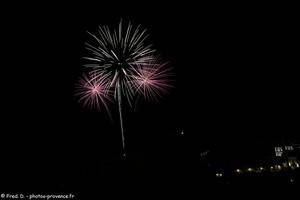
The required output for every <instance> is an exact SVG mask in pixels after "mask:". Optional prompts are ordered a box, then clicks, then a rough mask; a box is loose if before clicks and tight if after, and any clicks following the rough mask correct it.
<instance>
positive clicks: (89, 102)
mask: <svg viewBox="0 0 300 200" xmlns="http://www.w3.org/2000/svg"><path fill="white" fill-rule="evenodd" d="M89 35H90V36H92V38H93V42H92V43H86V48H87V50H88V51H89V53H90V55H89V56H88V57H84V58H85V59H86V60H87V61H88V63H87V64H86V65H85V66H86V67H87V68H88V69H90V74H92V76H91V77H89V78H88V77H84V78H83V79H82V80H81V82H80V87H79V89H80V90H79V92H78V95H79V96H80V101H82V102H83V103H84V105H86V106H89V107H96V108H99V107H100V105H104V107H105V109H106V110H107V111H108V106H107V100H110V98H109V97H110V96H109V95H108V94H110V93H112V94H113V95H114V100H115V101H117V103H118V111H119V118H120V128H121V136H122V147H123V156H124V157H125V156H126V154H125V137H124V126H123V116H122V103H123V97H125V100H126V101H127V102H128V103H129V105H130V106H133V104H132V100H133V99H134V97H135V96H136V94H137V93H139V94H141V96H144V97H145V98H146V99H157V97H159V96H160V95H161V94H162V93H164V92H166V91H167V90H168V89H169V88H170V86H171V85H170V82H169V81H168V77H169V75H170V73H169V68H167V67H166V64H161V63H159V62H158V59H157V57H156V56H154V53H155V50H154V49H153V48H152V45H151V44H148V45H147V44H146V39H147V38H148V36H149V35H148V34H147V30H146V29H142V28H141V26H140V25H139V26H137V27H134V26H133V25H132V24H131V23H130V22H129V23H126V24H125V23H123V22H122V20H121V21H120V23H119V25H118V26H117V27H115V28H114V29H112V28H109V27H108V26H103V27H99V29H98V32H97V33H96V34H92V33H89Z"/></svg>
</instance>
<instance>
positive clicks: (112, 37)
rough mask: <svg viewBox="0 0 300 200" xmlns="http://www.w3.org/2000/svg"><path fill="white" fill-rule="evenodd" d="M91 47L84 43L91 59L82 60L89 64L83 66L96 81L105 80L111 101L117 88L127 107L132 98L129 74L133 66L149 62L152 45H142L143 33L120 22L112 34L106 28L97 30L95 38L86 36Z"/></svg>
mask: <svg viewBox="0 0 300 200" xmlns="http://www.w3.org/2000/svg"><path fill="white" fill-rule="evenodd" d="M89 34H90V35H91V36H92V37H93V39H94V43H95V44H93V45H92V44H90V43H86V48H87V50H88V51H90V53H91V55H92V56H91V57H85V59H87V60H88V61H89V63H88V64H87V65H86V66H87V67H89V68H91V72H92V73H95V74H96V77H103V76H105V77H106V78H107V79H109V81H110V87H111V88H112V89H113V90H114V94H115V99H116V100H118V97H117V93H118V88H119V87H120V88H121V93H122V95H124V96H125V97H126V99H127V101H128V102H129V104H130V105H131V101H132V99H133V97H134V86H133V85H132V84H131V83H132V73H134V71H135V70H136V65H145V64H147V63H149V61H151V60H153V57H152V54H153V53H154V52H155V50H154V49H152V45H151V44H150V45H145V40H146V39H147V38H148V36H149V35H148V34H147V30H146V29H142V28H141V27H140V25H139V26H137V27H134V26H133V25H132V24H131V23H130V22H129V23H128V24H127V26H126V24H124V23H123V22H122V20H121V21H120V23H119V25H118V27H117V28H116V29H114V30H112V29H110V28H109V27H108V26H104V27H99V30H98V33H97V34H91V33H89Z"/></svg>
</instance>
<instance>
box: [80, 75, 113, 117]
mask: <svg viewBox="0 0 300 200" xmlns="http://www.w3.org/2000/svg"><path fill="white" fill-rule="evenodd" d="M108 87H109V85H108V83H107V82H106V79H104V78H99V77H94V76H91V77H88V76H87V75H83V76H82V78H81V79H80V80H79V82H78V85H77V92H76V95H77V96H79V102H82V103H83V106H85V107H88V108H90V109H93V108H96V109H98V110H101V106H103V107H104V108H105V109H106V110H107V111H109V110H108V106H107V102H108V101H111V98H110V92H109V88H108Z"/></svg>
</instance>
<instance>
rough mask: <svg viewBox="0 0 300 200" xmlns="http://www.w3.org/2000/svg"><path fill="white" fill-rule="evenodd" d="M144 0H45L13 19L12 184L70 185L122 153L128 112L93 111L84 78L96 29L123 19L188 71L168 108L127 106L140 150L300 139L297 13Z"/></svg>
mask: <svg viewBox="0 0 300 200" xmlns="http://www.w3.org/2000/svg"><path fill="white" fill-rule="evenodd" d="M77 6H78V5H77ZM135 6H137V7H133V5H119V6H116V5H114V3H112V5H104V4H100V3H99V4H88V5H79V6H78V7H76V8H75V7H73V6H60V5H40V6H39V7H38V8H39V9H33V11H32V12H30V11H29V10H28V11H27V12H24V13H23V12H22V13H19V15H18V17H16V19H14V20H13V21H11V22H7V25H8V28H7V29H6V30H7V33H6V34H8V35H9V36H11V37H7V42H8V47H9V48H7V52H8V57H7V59H8V62H7V63H8V64H6V63H5V66H2V68H3V69H4V71H3V72H4V73H3V75H2V76H3V78H2V80H1V81H3V82H4V84H2V85H3V87H4V93H3V96H4V98H2V99H3V100H4V103H3V104H2V106H3V110H4V112H2V114H3V115H4V117H2V121H3V126H2V127H3V130H4V131H1V132H2V133H1V135H2V136H1V137H3V141H5V145H1V157H3V158H4V159H5V160H7V161H8V164H7V165H6V166H5V167H4V168H5V169H3V170H2V173H3V174H8V178H7V180H11V178H10V175H11V176H14V177H22V178H23V177H24V179H23V180H21V181H19V182H18V184H20V185H22V184H25V183H26V180H28V179H30V177H31V178H32V177H34V178H36V180H41V184H40V185H39V187H41V188H43V186H45V187H46V186H50V187H53V188H56V187H57V188H59V187H63V186H61V185H68V183H70V182H72V181H73V180H76V179H80V178H82V177H85V178H86V177H89V176H90V174H89V173H91V171H92V172H95V171H97V170H96V169H97V167H99V166H101V162H102V161H103V160H104V161H111V160H116V159H119V153H120V147H121V146H120V145H121V143H120V142H121V138H120V132H119V127H118V118H117V115H114V116H113V117H114V118H115V121H114V122H110V121H109V119H108V117H107V115H106V114H105V113H97V112H92V111H88V110H86V109H84V108H82V107H81V105H80V104H78V103H77V99H76V98H75V97H74V84H75V82H76V80H77V78H78V76H80V75H81V72H82V71H83V67H82V64H83V63H84V62H83V60H82V56H84V55H85V53H86V50H85V49H84V42H86V40H87V39H88V38H89V37H88V35H87V33H86V31H90V32H94V31H95V30H97V26H98V25H114V24H116V23H118V21H119V19H120V18H121V17H122V18H123V19H126V20H131V21H133V23H134V24H142V26H143V27H145V28H147V29H148V30H149V33H150V38H149V42H152V43H153V45H154V47H155V48H156V49H157V51H158V52H160V53H161V55H162V56H163V57H164V58H166V59H167V60H169V61H170V63H171V65H172V66H173V68H174V71H175V73H176V77H175V83H174V85H175V88H174V89H173V90H172V91H171V92H170V94H169V95H167V96H165V97H164V99H162V100H161V101H160V102H159V103H157V104H153V103H152V104H151V103H149V104H148V103H142V104H141V105H139V107H138V111H137V112H132V111H131V110H130V109H128V110H126V113H125V114H124V117H125V128H126V133H125V134H126V139H127V146H128V155H129V157H130V156H131V158H133V159H136V160H151V159H152V160H172V159H177V158H180V159H188V160H195V159H197V158H198V157H197V156H198V155H199V153H200V152H201V151H202V150H206V149H210V150H215V151H220V152H224V150H225V152H230V153H228V154H234V155H233V157H241V156H243V155H247V154H249V155H251V153H252V152H253V149H255V150H254V151H260V150H257V149H260V148H261V147H263V146H268V147H269V146H270V147H272V145H273V144H274V143H276V142H278V141H281V139H282V138H285V139H292V140H299V136H297V133H298V131H299V129H298V126H297V124H298V121H299V116H298V113H299V103H298V102H299V97H298V85H299V79H298V71H297V68H298V60H297V58H298V57H297V56H298V55H297V54H296V52H297V49H298V46H299V39H298V36H299V31H298V30H297V27H296V24H295V21H296V20H295V18H294V13H293V12H286V11H285V12H284V11H283V10H280V9H274V10H273V9H272V8H270V7H268V8H261V9H257V8H255V9H252V8H250V7H248V6H240V7H238V8H236V7H232V6H231V5H226V6H223V5H209V6H207V5H196V4H195V5H173V6H171V5H161V4H152V5H145V4H139V5H135ZM16 12H17V11H16ZM29 12H30V13H29ZM10 38H12V39H10ZM112 110H113V111H116V107H112ZM181 130H184V132H185V135H184V136H181V135H180V134H179V133H180V132H181ZM99 163H100V164H99ZM142 163H143V162H142ZM145 163H147V162H144V163H143V164H145ZM20 166H22V167H20ZM87 174H88V175H87ZM19 175H20V176H19ZM78 177H79V178H78ZM45 179H49V180H51V181H49V182H47V181H45ZM83 179H84V178H83ZM66 180H67V181H66ZM14 184H16V183H15V182H14V183H11V185H14ZM7 185H8V187H9V185H10V184H7ZM33 186H35V187H36V186H37V184H33Z"/></svg>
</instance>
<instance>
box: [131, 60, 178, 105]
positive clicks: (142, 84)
mask: <svg viewBox="0 0 300 200" xmlns="http://www.w3.org/2000/svg"><path fill="white" fill-rule="evenodd" d="M136 72H137V74H136V75H134V84H135V87H136V90H137V92H138V93H140V94H142V96H143V97H144V98H145V99H147V100H156V101H157V100H158V99H159V97H161V96H162V94H165V93H167V92H168V91H169V89H170V88H171V87H172V85H171V78H170V77H171V76H172V75H173V74H172V73H171V68H170V67H169V66H168V63H162V62H159V61H158V60H157V61H153V62H150V63H148V64H147V65H145V66H143V65H140V66H139V67H138V69H137V71H136Z"/></svg>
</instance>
